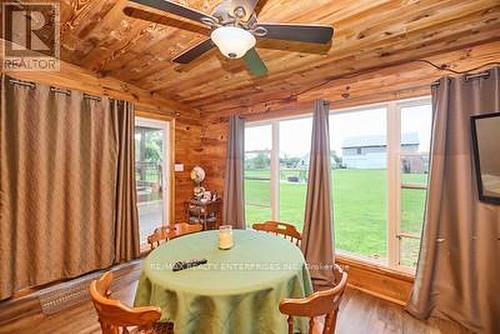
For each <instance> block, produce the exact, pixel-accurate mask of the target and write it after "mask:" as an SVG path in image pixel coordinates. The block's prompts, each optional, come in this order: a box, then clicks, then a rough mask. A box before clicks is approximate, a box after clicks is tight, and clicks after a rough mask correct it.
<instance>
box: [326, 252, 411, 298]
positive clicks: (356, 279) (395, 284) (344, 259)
mask: <svg viewBox="0 0 500 334" xmlns="http://www.w3.org/2000/svg"><path fill="white" fill-rule="evenodd" d="M335 261H336V263H337V264H340V265H347V266H349V280H348V282H347V283H348V286H349V287H351V288H353V289H357V290H360V291H362V292H364V293H367V294H369V295H372V296H375V297H378V298H381V299H384V300H387V301H390V302H392V303H395V304H398V305H403V306H404V305H406V302H407V301H408V298H409V296H410V292H411V289H412V286H413V282H414V277H413V275H412V274H409V273H403V272H399V271H395V270H391V269H389V268H385V267H383V266H381V265H377V264H374V263H369V262H368V261H362V260H359V259H354V258H352V257H349V256H345V255H338V254H337V255H336V256H335Z"/></svg>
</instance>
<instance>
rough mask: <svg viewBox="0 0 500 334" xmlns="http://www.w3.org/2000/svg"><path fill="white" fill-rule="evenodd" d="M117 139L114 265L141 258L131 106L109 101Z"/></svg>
mask: <svg viewBox="0 0 500 334" xmlns="http://www.w3.org/2000/svg"><path fill="white" fill-rule="evenodd" d="M109 113H110V115H111V116H112V119H113V125H114V131H115V137H116V139H117V142H116V145H117V147H116V149H117V152H118V154H117V166H116V183H115V189H116V193H115V217H114V218H115V220H114V221H115V227H114V229H113V231H114V233H115V237H114V246H115V248H114V250H115V258H114V263H122V262H127V261H130V260H133V259H136V258H137V257H139V255H140V252H141V250H140V241H139V221H138V214H137V205H136V204H137V198H136V196H137V194H136V189H135V151H134V126H135V120H134V105H133V104H131V103H129V102H126V101H120V100H111V101H110V102H109Z"/></svg>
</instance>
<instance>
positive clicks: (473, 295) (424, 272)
mask: <svg viewBox="0 0 500 334" xmlns="http://www.w3.org/2000/svg"><path fill="white" fill-rule="evenodd" d="M432 99H433V108H434V118H433V137H432V150H431V166H430V175H429V178H430V179H429V193H428V199H427V210H426V216H425V224H424V229H423V235H422V245H421V249H420V259H419V263H418V266H417V274H416V278H415V284H414V287H413V291H412V294H411V298H410V300H409V303H408V306H407V309H408V310H409V311H410V312H411V313H412V314H414V315H415V316H417V317H419V318H427V317H428V316H430V315H434V316H438V317H444V318H448V319H452V320H455V321H457V322H459V323H461V324H463V325H464V326H466V327H468V328H469V329H471V330H474V331H478V332H483V333H500V297H499V296H500V241H499V240H500V206H495V205H490V204H486V203H482V202H479V200H478V193H477V185H476V179H475V174H474V173H475V170H474V168H475V166H474V163H473V158H472V152H471V151H472V149H471V129H470V116H472V115H478V114H484V113H492V112H498V111H500V68H498V67H497V68H493V69H491V70H489V71H488V77H487V78H466V77H464V76H462V77H457V78H448V77H446V78H442V79H441V80H440V81H439V85H434V86H433V87H432ZM498 142H499V150H498V152H497V153H498V154H500V129H499V137H498Z"/></svg>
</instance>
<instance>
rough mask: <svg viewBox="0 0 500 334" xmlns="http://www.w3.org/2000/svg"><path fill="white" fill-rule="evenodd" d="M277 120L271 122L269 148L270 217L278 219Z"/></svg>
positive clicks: (278, 163) (278, 150)
mask: <svg viewBox="0 0 500 334" xmlns="http://www.w3.org/2000/svg"><path fill="white" fill-rule="evenodd" d="M279 138H280V132H279V121H273V122H272V149H271V211H272V219H273V220H279V219H280V216H279V202H280V157H279V152H280V148H279Z"/></svg>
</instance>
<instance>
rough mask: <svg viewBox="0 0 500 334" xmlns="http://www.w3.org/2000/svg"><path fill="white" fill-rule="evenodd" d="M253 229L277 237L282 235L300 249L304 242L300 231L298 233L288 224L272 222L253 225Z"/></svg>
mask: <svg viewBox="0 0 500 334" xmlns="http://www.w3.org/2000/svg"><path fill="white" fill-rule="evenodd" d="M252 228H253V229H254V230H257V231H263V232H267V233H273V234H275V235H282V236H283V237H284V238H285V239H286V240H288V238H290V241H291V242H292V243H294V244H295V245H297V246H298V247H300V244H301V242H302V235H301V234H300V232H299V231H297V228H296V227H295V226H293V225H290V224H287V223H283V222H277V221H271V220H270V221H266V222H264V223H256V224H253V225H252Z"/></svg>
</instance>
